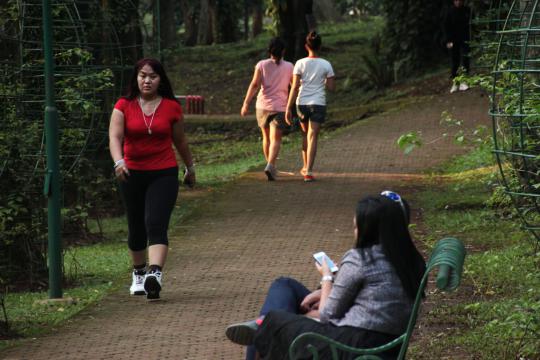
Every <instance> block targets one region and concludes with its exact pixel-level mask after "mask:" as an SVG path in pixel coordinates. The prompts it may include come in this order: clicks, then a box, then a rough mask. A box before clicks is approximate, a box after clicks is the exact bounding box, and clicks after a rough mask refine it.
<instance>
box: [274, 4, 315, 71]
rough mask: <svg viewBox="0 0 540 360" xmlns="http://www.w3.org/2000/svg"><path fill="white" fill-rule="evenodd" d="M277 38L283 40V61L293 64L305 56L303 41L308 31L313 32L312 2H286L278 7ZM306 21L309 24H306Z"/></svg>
mask: <svg viewBox="0 0 540 360" xmlns="http://www.w3.org/2000/svg"><path fill="white" fill-rule="evenodd" d="M278 15H279V23H280V28H279V31H278V32H279V36H280V37H281V38H282V39H283V40H285V43H286V44H287V47H286V49H285V60H288V61H291V62H295V61H296V60H298V59H301V58H303V57H306V56H307V51H306V49H305V48H304V44H305V39H306V36H307V33H308V29H309V30H314V28H315V22H314V17H313V1H312V0H287V4H286V6H285V7H284V6H280V7H279V11H278ZM308 21H309V22H310V24H308Z"/></svg>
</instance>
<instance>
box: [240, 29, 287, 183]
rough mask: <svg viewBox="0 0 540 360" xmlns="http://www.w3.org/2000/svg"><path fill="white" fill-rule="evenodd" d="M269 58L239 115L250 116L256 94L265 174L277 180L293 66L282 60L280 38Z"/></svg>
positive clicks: (257, 69) (262, 63)
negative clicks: (249, 111) (277, 163)
mask: <svg viewBox="0 0 540 360" xmlns="http://www.w3.org/2000/svg"><path fill="white" fill-rule="evenodd" d="M268 53H269V55H270V58H269V59H266V60H261V61H259V62H258V63H257V65H256V66H255V72H254V73H253V79H252V80H251V84H249V88H248V90H247V93H246V97H245V99H244V104H243V105H242V110H241V111H240V114H241V115H242V116H246V115H247V114H248V108H249V104H250V103H251V100H252V99H253V96H255V94H256V93H257V90H259V88H260V91H259V94H258V95H257V104H256V105H255V108H256V116H257V123H258V125H259V127H260V128H261V133H262V142H263V144H262V145H263V153H264V158H265V159H266V162H267V164H266V167H265V169H264V172H265V174H266V176H267V177H268V180H270V181H272V180H275V179H276V176H277V170H276V159H277V157H278V154H279V149H280V147H281V136H282V130H284V129H285V128H286V127H287V123H286V122H285V107H286V105H287V95H288V91H289V85H290V84H291V79H292V71H293V65H292V64H291V63H290V62H288V61H285V60H283V55H284V54H285V43H284V42H283V41H282V40H281V39H279V38H273V39H272V40H270V43H269V44H268Z"/></svg>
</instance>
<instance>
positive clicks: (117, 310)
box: [0, 91, 489, 360]
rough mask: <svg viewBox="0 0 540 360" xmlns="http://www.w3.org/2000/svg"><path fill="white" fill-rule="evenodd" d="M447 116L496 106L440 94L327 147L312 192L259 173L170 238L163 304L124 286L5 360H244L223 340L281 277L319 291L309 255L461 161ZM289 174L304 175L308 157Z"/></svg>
mask: <svg viewBox="0 0 540 360" xmlns="http://www.w3.org/2000/svg"><path fill="white" fill-rule="evenodd" d="M456 104H460V108H461V109H462V110H459V109H455V106H456ZM443 110H451V111H453V113H454V114H455V115H456V116H457V117H458V118H460V119H464V120H465V123H466V125H467V126H470V127H474V126H476V125H478V124H479V123H483V124H488V122H489V119H488V117H487V115H486V113H487V99H486V98H485V97H481V96H480V95H479V93H476V92H473V91H469V92H466V93H456V94H454V95H452V96H449V95H438V96H435V97H433V98H432V99H431V100H430V101H429V102H428V103H425V104H422V103H417V104H413V105H410V106H407V107H406V108H404V109H401V110H399V111H396V112H394V113H390V114H386V115H380V116H376V117H373V118H370V119H367V120H364V121H361V122H359V123H357V124H356V125H354V126H352V127H350V128H348V129H346V130H344V131H341V133H340V134H339V135H336V136H334V137H333V138H332V139H330V140H325V141H323V142H322V144H321V146H320V151H319V155H318V159H317V164H316V170H318V171H316V172H315V175H316V177H317V180H318V181H316V182H314V183H310V184H305V183H303V182H302V181H301V178H300V176H299V175H296V176H284V177H282V178H280V179H279V181H276V182H267V181H266V180H265V179H264V178H263V177H262V176H261V175H262V173H261V172H256V173H249V174H247V175H246V176H244V177H242V178H241V179H240V180H238V181H236V182H234V183H233V184H230V185H228V186H226V187H225V188H223V190H222V191H221V192H220V193H219V194H213V195H210V196H209V197H208V199H207V200H205V201H206V202H207V204H205V205H203V206H204V212H202V213H201V214H200V216H197V217H196V218H195V219H193V220H191V221H190V222H189V223H187V224H182V225H180V226H177V227H176V228H175V229H173V231H171V233H172V241H171V253H170V258H169V260H168V262H167V268H166V272H165V278H164V281H165V283H164V286H165V289H164V291H163V301H161V302H158V303H146V301H145V300H144V299H143V298H140V297H130V296H128V293H127V287H126V289H122V291H120V292H118V293H114V294H111V295H110V296H108V297H107V298H106V299H104V301H102V302H101V303H100V304H98V305H96V306H93V307H91V308H89V309H86V310H84V311H83V312H82V313H81V314H79V315H78V316H76V317H75V318H74V319H72V320H71V321H70V322H69V323H68V324H66V325H65V326H62V327H60V328H59V329H58V330H56V331H54V332H53V333H50V334H48V335H44V336H42V337H40V338H38V339H36V340H28V341H26V342H25V343H24V344H23V345H22V346H18V347H15V348H12V349H7V350H5V351H4V352H2V353H1V354H0V358H1V359H34V360H37V359H43V360H50V359H71V360H74V359H190V360H192V359H212V360H215V359H227V360H234V359H242V358H243V356H244V355H243V354H244V353H243V350H244V349H243V348H242V347H241V346H237V345H235V344H232V343H230V342H229V341H227V339H226V338H225V336H224V329H225V327H226V326H227V324H229V323H233V322H237V321H241V320H244V319H249V318H253V317H254V316H255V315H256V314H257V313H258V309H259V306H260V304H261V302H262V300H263V298H264V295H265V293H266V290H267V288H268V286H269V284H270V282H271V281H272V280H273V279H274V278H276V277H277V276H280V275H289V276H293V277H296V278H298V279H299V280H301V281H303V282H305V283H306V284H307V285H308V286H313V287H315V286H316V285H317V283H318V280H319V275H318V273H317V272H316V270H315V268H314V265H313V261H312V257H311V254H312V253H313V252H314V251H318V250H325V251H326V252H327V253H328V254H329V255H330V256H331V257H333V258H335V259H339V258H340V256H341V254H342V253H343V252H344V251H346V250H347V249H349V248H350V247H351V246H352V244H353V235H352V217H353V212H354V206H355V203H356V201H357V200H358V199H359V198H360V197H361V196H363V195H365V194H368V193H377V192H379V191H381V190H383V189H394V190H397V191H400V192H402V193H404V194H406V195H407V194H408V195H411V192H412V191H413V189H414V187H415V186H416V185H417V183H418V179H419V178H421V175H420V173H421V171H422V170H423V169H425V168H427V167H431V166H434V165H437V164H439V163H440V162H441V161H444V160H446V159H448V158H449V157H450V156H451V155H452V154H454V153H455V152H459V151H463V149H460V148H457V147H456V146H454V145H452V143H451V141H450V140H448V139H443V140H438V141H434V142H432V141H433V140H435V139H437V138H439V137H440V136H441V134H442V133H443V132H444V131H445V130H444V129H442V128H441V127H440V125H439V120H440V114H441V112H442V111H443ZM411 130H421V131H422V134H423V138H424V139H425V140H426V142H427V143H429V142H432V143H431V144H428V145H425V146H424V147H422V148H421V149H420V150H418V151H415V152H414V153H413V154H412V155H409V156H405V155H403V154H402V152H401V151H400V150H399V149H398V148H397V147H396V145H395V141H396V139H397V138H398V137H399V135H400V134H403V133H405V132H408V131H411ZM279 165H280V169H282V170H285V171H295V172H296V173H298V170H299V168H300V162H299V157H296V158H295V159H292V158H285V159H282V160H280V163H279ZM412 206H413V209H414V204H412Z"/></svg>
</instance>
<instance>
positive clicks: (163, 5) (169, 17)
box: [159, 0, 178, 50]
mask: <svg viewBox="0 0 540 360" xmlns="http://www.w3.org/2000/svg"><path fill="white" fill-rule="evenodd" d="M174 5H175V2H174V1H166V0H161V1H160V2H159V7H160V9H159V13H160V15H161V22H160V25H161V26H160V33H161V49H162V50H163V49H167V48H170V47H173V46H174V45H176V43H177V39H176V30H177V28H178V26H177V24H175V22H174V8H175V6H174Z"/></svg>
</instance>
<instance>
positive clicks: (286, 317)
mask: <svg viewBox="0 0 540 360" xmlns="http://www.w3.org/2000/svg"><path fill="white" fill-rule="evenodd" d="M409 219H410V211H409V206H408V204H407V202H406V201H404V200H403V199H401V197H400V196H399V195H398V194H396V193H394V192H391V191H383V192H382V193H381V195H377V196H368V197H366V198H364V199H362V200H360V201H359V202H358V204H357V207H356V215H355V217H354V218H353V221H354V235H355V238H356V244H355V246H354V247H353V248H352V249H350V250H349V251H347V252H346V253H345V255H344V256H343V258H342V260H341V263H340V269H339V270H338V271H337V273H336V275H335V279H334V274H333V273H332V272H331V270H330V268H329V266H328V264H327V263H326V261H323V262H322V266H321V265H318V264H316V265H317V270H318V271H319V273H320V274H321V276H322V278H321V288H320V289H319V290H315V291H313V292H311V291H310V290H308V289H307V288H306V287H305V286H304V285H303V284H301V283H300V282H298V281H296V280H294V279H292V278H285V277H280V278H278V279H276V280H275V281H274V282H273V283H272V285H271V286H270V289H269V290H268V294H267V296H266V300H265V302H264V304H263V306H262V308H261V312H260V316H259V318H257V319H256V320H251V321H247V322H244V323H238V324H234V325H230V326H229V327H227V329H226V331H225V335H226V336H227V337H228V338H229V340H231V341H232V342H234V343H237V344H240V345H245V346H248V349H247V357H246V359H247V360H253V359H258V358H260V359H266V360H271V359H287V358H288V348H289V346H290V344H291V343H292V341H293V340H294V339H295V338H296V337H297V336H298V335H300V334H303V333H305V332H316V333H319V334H321V335H324V336H326V337H329V338H332V339H334V340H336V341H339V342H341V343H344V344H346V345H349V346H353V347H364V348H365V347H375V346H380V345H383V344H385V343H388V342H390V341H392V340H394V339H395V338H397V337H398V336H400V335H401V334H402V333H403V332H404V331H405V329H406V327H407V322H408V319H409V316H410V314H411V311H412V306H413V303H414V299H415V296H416V293H417V292H418V288H419V285H420V282H421V279H422V276H423V274H424V272H425V268H426V267H425V262H424V259H423V258H422V255H420V253H419V252H418V250H417V249H416V247H415V246H414V243H413V241H412V239H411V236H410V234H409V230H408V223H409ZM314 345H315V346H317V347H318V348H319V350H320V351H321V353H320V355H321V359H328V358H329V353H330V351H331V350H330V349H329V347H328V346H327V345H325V344H322V343H320V344H314ZM398 352H399V348H394V349H392V350H389V351H387V352H386V353H384V354H381V355H380V356H381V358H382V359H390V358H395V357H396V356H397V353H398ZM340 356H341V357H340V359H350V358H352V357H355V356H353V355H351V356H350V357H347V356H346V355H345V354H340ZM301 358H302V359H304V358H306V359H307V358H311V355H310V354H307V353H306V354H302V357H301Z"/></svg>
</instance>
